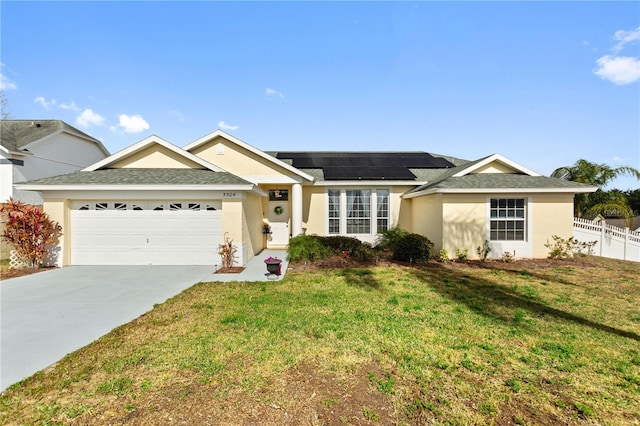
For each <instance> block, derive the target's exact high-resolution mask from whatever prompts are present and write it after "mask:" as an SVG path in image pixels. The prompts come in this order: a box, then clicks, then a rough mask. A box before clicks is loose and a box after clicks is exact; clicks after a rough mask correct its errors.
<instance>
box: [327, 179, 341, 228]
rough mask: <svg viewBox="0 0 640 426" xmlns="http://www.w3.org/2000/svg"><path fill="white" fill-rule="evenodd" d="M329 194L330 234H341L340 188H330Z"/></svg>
mask: <svg viewBox="0 0 640 426" xmlns="http://www.w3.org/2000/svg"><path fill="white" fill-rule="evenodd" d="M328 196H329V234H334V235H337V234H340V190H339V189H330V190H329V192H328Z"/></svg>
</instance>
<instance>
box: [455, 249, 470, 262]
mask: <svg viewBox="0 0 640 426" xmlns="http://www.w3.org/2000/svg"><path fill="white" fill-rule="evenodd" d="M468 257H469V250H467V249H456V259H458V260H459V261H460V262H464V261H465V260H467V258H468Z"/></svg>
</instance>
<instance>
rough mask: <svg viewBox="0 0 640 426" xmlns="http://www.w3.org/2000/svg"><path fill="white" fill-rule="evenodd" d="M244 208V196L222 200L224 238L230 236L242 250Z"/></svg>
mask: <svg viewBox="0 0 640 426" xmlns="http://www.w3.org/2000/svg"><path fill="white" fill-rule="evenodd" d="M243 210H244V208H243V200H242V198H233V199H224V200H222V234H223V235H222V240H223V241H224V239H225V238H226V237H229V238H230V239H231V240H232V241H233V243H234V244H237V245H238V250H241V247H240V246H241V244H242V241H243V238H244V234H243V230H242V224H243V221H244V211H243Z"/></svg>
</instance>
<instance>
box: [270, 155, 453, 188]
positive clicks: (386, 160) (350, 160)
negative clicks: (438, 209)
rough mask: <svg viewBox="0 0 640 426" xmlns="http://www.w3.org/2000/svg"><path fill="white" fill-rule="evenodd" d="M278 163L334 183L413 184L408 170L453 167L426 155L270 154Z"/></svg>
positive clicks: (414, 175) (444, 161) (446, 162)
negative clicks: (280, 161)
mask: <svg viewBox="0 0 640 426" xmlns="http://www.w3.org/2000/svg"><path fill="white" fill-rule="evenodd" d="M270 154H271V155H273V156H274V157H275V158H277V159H278V160H282V161H285V162H287V164H291V165H292V166H293V167H295V168H297V169H301V170H305V171H306V170H312V171H313V174H314V175H315V176H317V177H319V176H320V172H321V173H322V179H323V180H327V181H335V180H403V181H406V180H417V179H418V177H417V176H416V174H415V173H413V171H412V170H416V171H417V170H421V169H431V170H433V169H447V168H452V167H454V166H455V165H454V164H453V163H452V162H450V161H448V160H446V159H444V158H442V157H436V156H433V155H431V154H428V153H426V152H350V151H339V152H338V151H304V152H301V151H286V152H282V151H280V152H275V153H270Z"/></svg>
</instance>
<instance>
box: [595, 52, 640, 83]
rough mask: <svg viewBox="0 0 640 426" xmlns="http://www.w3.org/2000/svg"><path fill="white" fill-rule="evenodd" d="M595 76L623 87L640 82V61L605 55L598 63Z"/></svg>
mask: <svg viewBox="0 0 640 426" xmlns="http://www.w3.org/2000/svg"><path fill="white" fill-rule="evenodd" d="M596 63H597V64H598V68H597V69H596V70H594V71H593V73H594V74H595V75H597V76H598V77H600V78H602V79H603V80H608V81H610V82H612V83H614V84H618V85H622V84H629V83H633V82H634V81H638V80H640V59H638V58H632V57H630V56H611V55H605V56H603V57H601V58H600V59H598V60H597V61H596Z"/></svg>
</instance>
